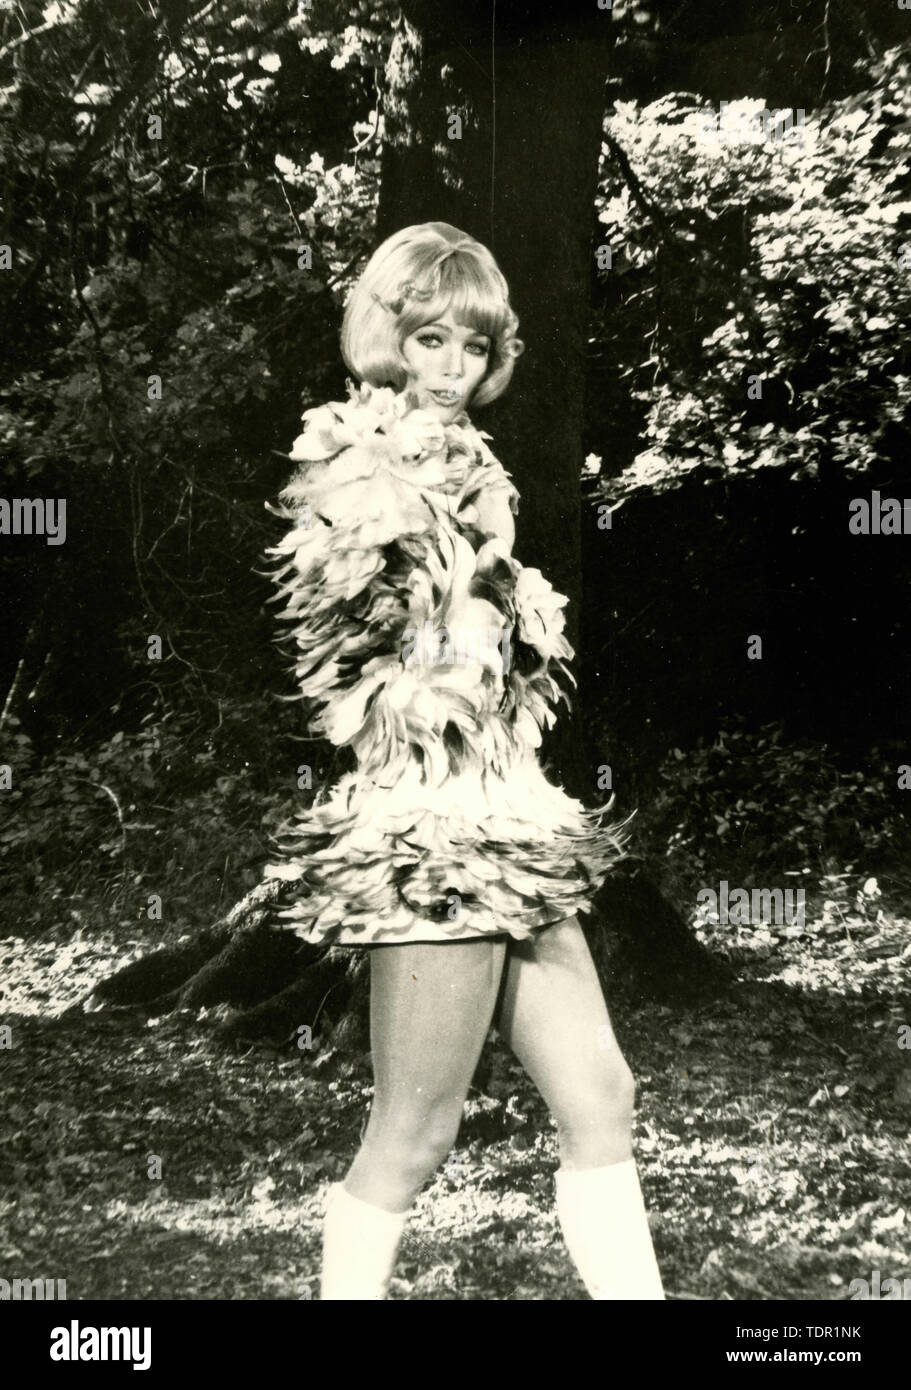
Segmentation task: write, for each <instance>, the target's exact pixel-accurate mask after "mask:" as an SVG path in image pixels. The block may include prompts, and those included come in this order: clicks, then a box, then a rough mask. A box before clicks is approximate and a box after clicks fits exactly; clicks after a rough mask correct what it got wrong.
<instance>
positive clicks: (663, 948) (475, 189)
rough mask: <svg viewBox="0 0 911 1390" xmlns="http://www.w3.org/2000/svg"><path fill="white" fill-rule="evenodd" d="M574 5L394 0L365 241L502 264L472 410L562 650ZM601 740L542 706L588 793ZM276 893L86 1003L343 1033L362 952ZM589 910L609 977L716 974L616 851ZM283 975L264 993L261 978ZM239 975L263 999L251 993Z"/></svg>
mask: <svg viewBox="0 0 911 1390" xmlns="http://www.w3.org/2000/svg"><path fill="white" fill-rule="evenodd" d="M576 10H577V12H574V10H573V9H572V8H570V9H569V10H564V9H562V8H560V7H557V6H554V5H553V4H552V3H550V0H548V3H542V0H526V2H525V3H522V4H511V5H510V6H509V8H508V10H507V11H506V13H505V14H504V13H503V12H502V11H497V15H496V26H495V27H494V11H493V7H492V6H491V5H490V4H489V3H488V2H487V0H463V3H461V4H460V5H459V6H458V7H456V6H454V5H449V6H443V5H440V4H438V3H431V0H406V3H404V4H403V6H402V14H401V18H400V20H399V24H398V29H397V32H396V35H395V38H394V43H393V47H392V52H391V55H390V60H389V65H388V71H387V95H386V99H385V127H386V140H385V145H384V152H383V170H382V191H381V198H380V208H379V218H378V228H377V241H378V242H379V241H381V240H382V239H384V238H385V237H386V236H388V235H389V234H391V233H392V232H394V231H396V230H397V229H398V228H400V227H402V226H406V225H409V224H411V223H416V222H424V221H445V222H451V223H453V224H454V225H455V226H458V227H460V228H462V229H463V230H464V231H466V232H468V233H470V234H472V235H474V236H476V237H478V238H479V239H480V240H482V241H484V242H485V243H486V244H487V245H488V246H489V247H490V248H491V250H492V251H493V253H494V255H495V256H496V257H497V260H498V262H499V264H500V266H501V268H502V269H503V272H504V274H505V276H506V278H507V280H508V282H509V285H510V291H511V296H512V301H513V304H514V306H515V307H516V311H517V313H518V314H519V316H520V329H519V332H520V336H521V337H522V338H523V339H524V340H525V342H526V344H527V349H526V352H525V354H524V356H523V357H522V358H521V359H520V360H519V363H518V365H517V369H516V374H515V377H514V382H513V385H512V387H511V388H510V391H509V392H508V393H507V394H506V396H505V397H504V398H502V400H501V401H499V402H496V403H495V404H494V405H493V406H492V407H491V408H490V410H489V411H487V412H485V413H484V414H482V415H479V416H478V417H477V421H478V424H479V425H480V426H481V427H482V428H485V429H488V430H489V431H490V433H491V434H492V435H493V447H494V450H495V452H496V453H497V454H498V456H499V457H500V458H501V459H502V461H503V463H504V464H505V466H506V467H507V468H508V469H509V470H510V471H511V472H512V473H513V475H514V477H515V480H516V485H517V486H518V488H519V491H520V493H521V496H522V505H521V508H520V514H519V522H518V528H517V529H518V534H517V541H516V554H517V556H518V558H519V559H520V560H522V562H523V563H526V564H529V565H534V566H536V567H538V568H540V569H541V570H542V571H543V572H544V573H545V575H546V576H547V578H548V579H549V580H550V581H551V583H552V584H553V585H554V587H555V588H556V589H558V590H560V591H561V592H562V593H564V594H566V595H567V596H568V598H569V607H568V612H567V636H568V638H569V640H570V642H571V643H572V644H573V646H574V647H576V648H578V644H579V615H580V609H581V605H582V602H583V599H584V601H585V602H586V603H597V602H599V596H598V594H596V593H589V594H586V595H583V594H582V583H581V509H582V498H581V492H580V478H581V469H582V422H583V412H584V405H585V400H584V395H585V353H586V339H587V332H588V304H589V290H590V284H591V275H592V257H593V254H594V231H595V224H594V203H595V190H596V180H597V172H598V160H599V153H600V141H601V122H602V116H603V110H604V101H605V98H604V84H605V78H606V75H607V72H608V67H609V63H610V55H611V21H610V12H609V11H602V10H599V9H598V8H597V7H596V6H595V5H593V4H591V5H588V4H586V5H585V6H582V5H579V6H577V7H576ZM455 117H458V118H459V121H460V123H461V133H460V138H459V133H458V124H457V122H456V121H455V120H454V118H455ZM578 656H579V659H580V660H581V661H584V660H585V653H584V652H580V653H578ZM605 752H606V750H605V748H604V746H603V744H601V745H599V747H598V750H597V755H596V754H595V750H594V747H593V745H592V743H591V740H590V738H589V734H588V730H587V728H586V726H585V723H584V711H582V710H581V709H580V708H579V706H578V702H575V703H574V708H573V711H572V713H571V714H570V713H568V712H567V711H566V709H565V707H561V717H560V718H559V719H558V722H557V725H556V728H555V730H554V731H553V732H552V733H551V735H550V736H549V737H548V739H547V741H546V743H545V747H544V750H543V754H544V757H545V761H546V763H547V765H548V767H549V769H550V771H551V773H552V774H553V775H555V776H557V777H558V779H559V780H560V781H561V782H562V783H563V785H564V786H565V787H566V789H567V790H568V791H570V792H571V793H572V794H574V795H577V796H580V797H581V798H582V799H584V800H586V801H587V802H590V801H591V800H592V798H593V797H594V796H596V795H598V793H597V788H596V769H597V766H598V764H599V763H600V762H603V761H604V760H605ZM600 799H603V793H601V794H600ZM277 891H278V890H277V888H273V889H268V890H264V889H257V890H255V891H254V893H253V894H251V895H249V896H248V898H247V899H245V900H244V901H243V902H242V903H241V904H239V905H238V906H237V907H236V908H235V909H234V910H233V911H232V913H231V914H229V916H228V918H226V919H225V921H224V922H223V923H221V924H220V925H219V927H218V928H216V929H215V930H214V931H213V933H212V934H211V939H210V940H209V941H208V942H206V943H193V945H192V947H191V948H189V949H188V951H187V952H186V953H185V954H184V955H183V956H182V957H180V958H179V959H177V958H176V957H175V955H174V953H167V952H160V953H158V959H156V956H152V957H151V958H149V959H148V961H140V962H137V963H136V965H134V966H130V967H128V968H127V970H126V971H124V972H121V973H120V974H119V975H116V976H114V977H113V978H112V979H111V980H109V981H107V982H106V983H105V985H104V986H103V987H102V988H100V989H97V990H96V991H95V993H94V995H93V998H92V1001H91V1003H92V1005H93V1006H94V1005H98V1004H104V1003H114V1002H121V1003H122V1002H127V1001H130V1000H132V1001H139V1000H141V999H145V1000H147V1001H148V1000H149V999H153V1002H154V1003H155V1006H156V1007H158V1008H161V1007H162V1005H163V1004H164V1005H167V1006H170V1007H173V1006H183V1007H189V1006H195V1005H197V1004H202V1003H207V1004H208V1003H213V1002H215V1001H217V1000H223V1001H229V1002H234V1003H237V1004H240V1005H244V1006H246V1008H247V1011H246V1012H245V1013H241V1014H240V1015H238V1016H235V1017H234V1018H233V1019H232V1020H231V1023H230V1027H231V1028H232V1030H233V1031H234V1032H235V1033H243V1034H245V1035H249V1034H251V1033H257V1032H262V1031H266V1032H272V1033H276V1032H285V1033H287V1032H288V1031H289V1029H291V1028H293V1026H294V1024H295V1023H300V1022H310V1021H311V1016H310V1014H309V1013H308V1010H310V1011H312V1010H313V1009H314V1008H315V1007H316V1003H317V999H318V998H322V997H324V996H325V994H326V991H327V989H328V990H329V991H330V992H331V994H332V1007H331V1008H327V1013H328V1015H329V1017H331V1018H334V1019H335V1020H336V1022H337V1025H343V1026H344V1027H346V1028H348V1029H351V1030H353V1031H354V1033H355V1034H356V1035H358V1036H362V1033H363V1027H364V1014H363V995H364V991H363V990H362V989H360V988H359V987H358V981H359V978H360V977H362V975H363V962H362V961H361V962H360V963H359V964H358V965H355V966H353V965H352V961H351V956H352V954H353V955H354V956H356V957H360V955H361V953H349V952H346V951H342V950H338V949H337V948H335V949H329V950H323V951H316V952H314V950H313V948H308V947H304V946H301V945H300V944H299V945H298V948H297V949H295V948H294V947H291V948H289V946H288V941H287V937H286V935H285V934H284V933H280V932H275V931H271V930H270V929H269V926H268V917H267V913H268V901H267V899H268V896H269V894H270V893H274V892H277ZM599 914H600V915H602V916H603V918H604V920H605V921H606V923H607V925H608V926H609V927H610V928H611V929H612V931H611V936H610V940H611V942H612V943H613V945H612V949H610V950H609V949H608V944H607V941H608V939H607V938H606V937H605V935H604V933H603V932H598V933H596V934H594V936H593V944H594V946H595V954H596V958H597V959H598V963H599V966H600V968H601V969H602V972H603V973H605V974H609V975H612V976H614V977H615V978H616V979H617V980H618V981H619V980H622V981H624V982H625V983H626V984H627V985H630V984H633V985H634V986H635V987H637V988H640V989H642V990H644V991H647V992H649V993H650V994H652V995H662V994H670V993H677V994H678V995H679V994H681V993H686V992H688V991H689V992H699V991H702V990H704V989H706V988H708V987H711V986H714V985H717V983H718V982H719V980H720V979H721V978H722V976H723V972H722V971H721V970H720V968H719V967H718V965H717V964H716V962H715V961H714V959H713V958H712V957H711V956H709V955H708V953H706V952H704V951H703V950H702V948H701V947H700V946H699V945H698V943H697V942H696V941H695V939H694V937H693V936H692V934H691V933H690V932H689V931H688V929H687V926H686V923H685V921H684V920H683V918H682V917H681V915H680V914H679V913H678V912H677V911H676V910H675V909H674V908H673V906H672V905H671V904H670V903H669V902H668V901H667V900H666V899H665V898H663V897H662V895H661V893H660V892H659V891H658V889H657V887H656V886H655V884H654V882H653V881H652V879H651V877H650V876H649V874H648V871H647V870H646V869H645V868H644V866H643V865H642V863H641V862H640V861H638V860H637V859H636V858H635V857H634V856H633V857H631V858H630V860H629V861H628V862H627V863H626V864H625V865H623V866H621V868H620V869H618V870H617V871H615V873H613V874H612V875H611V876H610V877H609V879H608V882H607V884H606V885H605V888H604V889H603V891H602V893H601V894H600V895H599V898H598V900H597V902H596V905H595V916H596V918H597V916H598V915H599ZM197 946H198V947H199V949H197ZM201 961H202V962H204V963H202V965H201V968H200V963H201ZM253 961H255V962H256V963H257V974H256V978H255V979H254V978H252V977H251V976H250V975H249V974H248V972H249V970H250V964H251V962H253ZM268 962H271V963H272V964H269V963H268ZM283 980H284V981H285V982H286V986H285V989H284V990H283V991H282V992H281V993H279V994H278V995H277V996H273V995H272V993H271V989H270V987H271V988H274V986H275V983H276V982H280V981H283ZM257 991H258V992H259V997H260V999H262V1000H263V1001H264V1002H262V1003H260V1004H259V1005H258V1006H256V1007H254V1008H252V1009H251V1007H250V1006H251V1005H252V1004H253V1001H254V999H255V998H256V994H257ZM153 992H157V997H154V998H153ZM352 1004H354V1006H355V1007H354V1008H353V1010H352ZM346 1010H347V1011H350V1016H349V1017H347V1018H346Z"/></svg>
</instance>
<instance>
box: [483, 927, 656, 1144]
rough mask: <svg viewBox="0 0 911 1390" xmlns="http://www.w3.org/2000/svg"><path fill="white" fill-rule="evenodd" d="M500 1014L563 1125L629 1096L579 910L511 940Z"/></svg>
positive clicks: (503, 1028) (506, 1036)
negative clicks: (519, 939) (527, 937)
mask: <svg viewBox="0 0 911 1390" xmlns="http://www.w3.org/2000/svg"><path fill="white" fill-rule="evenodd" d="M495 1021H496V1025H497V1030H498V1032H499V1033H500V1035H501V1037H502V1038H503V1040H504V1042H505V1043H506V1044H507V1045H508V1046H509V1047H510V1048H511V1049H512V1051H513V1052H514V1053H515V1055H516V1056H517V1057H518V1059H519V1061H520V1062H521V1063H522V1065H523V1067H525V1069H526V1071H527V1072H528V1074H529V1076H530V1077H531V1079H532V1080H533V1082H534V1083H535V1085H536V1086H537V1088H538V1090H539V1091H540V1092H541V1095H542V1096H543V1097H544V1100H545V1101H546V1102H547V1105H548V1106H549V1108H550V1110H551V1113H552V1114H553V1116H554V1118H555V1119H556V1121H557V1124H558V1125H559V1126H560V1127H561V1128H565V1129H567V1130H569V1129H578V1128H579V1126H580V1123H581V1122H582V1119H584V1117H590V1119H591V1123H592V1124H593V1125H596V1124H598V1123H599V1122H601V1121H602V1119H603V1116H604V1114H605V1113H606V1112H607V1111H610V1110H612V1109H616V1108H617V1105H618V1101H622V1102H623V1103H628V1102H629V1099H630V1093H631V1091H632V1089H633V1084H634V1083H633V1080H632V1076H631V1075H630V1071H629V1067H628V1066H627V1064H626V1060H625V1058H624V1057H623V1054H622V1053H621V1051H620V1049H619V1047H618V1044H617V1039H616V1036H615V1034H614V1030H613V1027H612V1025H611V1020H610V1015H609V1013H608V1009H607V1004H606V1002H605V999H604V992H603V990H602V988H601V982H600V980H599V978H598V973H597V971H596V969H595V963H594V961H593V960H592V956H591V952H590V951H589V949H588V943H587V942H586V940H585V936H584V935H583V932H582V928H581V926H580V924H579V919H578V918H577V917H568V918H566V919H565V920H564V921H562V922H558V923H556V924H555V925H554V926H552V927H546V928H544V929H543V930H542V931H540V932H537V933H536V934H535V936H534V937H533V938H532V939H531V940H530V941H522V942H516V941H513V942H510V944H509V951H508V954H507V959H506V965H505V968H504V978H503V988H502V998H501V1001H500V1004H499V1008H498V1012H497V1017H496V1020H495ZM580 1117H582V1118H580Z"/></svg>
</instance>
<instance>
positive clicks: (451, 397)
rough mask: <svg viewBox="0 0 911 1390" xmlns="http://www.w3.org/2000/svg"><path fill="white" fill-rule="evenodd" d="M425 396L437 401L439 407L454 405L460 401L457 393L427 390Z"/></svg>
mask: <svg viewBox="0 0 911 1390" xmlns="http://www.w3.org/2000/svg"><path fill="white" fill-rule="evenodd" d="M427 394H428V395H429V396H432V397H433V399H434V400H435V401H439V403H440V405H456V404H457V402H458V401H459V400H460V399H461V397H460V395H459V392H458V391H429V390H428V392H427Z"/></svg>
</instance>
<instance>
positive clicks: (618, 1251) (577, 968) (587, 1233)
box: [498, 917, 664, 1299]
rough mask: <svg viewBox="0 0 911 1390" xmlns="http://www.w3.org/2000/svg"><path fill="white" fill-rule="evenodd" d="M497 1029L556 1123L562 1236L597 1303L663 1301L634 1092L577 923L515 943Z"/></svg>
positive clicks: (561, 924)
mask: <svg viewBox="0 0 911 1390" xmlns="http://www.w3.org/2000/svg"><path fill="white" fill-rule="evenodd" d="M498 1027H499V1030H500V1033H501V1034H502V1036H503V1038H504V1039H505V1041H506V1042H507V1043H508V1044H509V1046H510V1047H511V1048H512V1049H513V1051H514V1052H515V1054H516V1056H517V1057H518V1058H519V1060H520V1061H521V1062H522V1064H523V1066H524V1067H525V1068H526V1070H527V1071H528V1073H529V1075H530V1076H531V1077H532V1080H533V1081H534V1082H535V1084H536V1085H537V1087H538V1089H539V1090H540V1092H541V1094H542V1096H543V1097H544V1099H545V1100H546V1101H547V1104H548V1105H549V1107H550V1110H551V1113H552V1115H553V1116H554V1119H555V1120H556V1122H557V1128H558V1131H559V1136H560V1157H561V1160H562V1162H561V1166H560V1167H559V1168H558V1169H557V1174H556V1202H557V1215H558V1218H559V1221H560V1228H561V1230H562V1232H563V1236H564V1239H565V1241H566V1245H567V1248H568V1249H569V1252H570V1254H571V1255H572V1257H573V1260H574V1262H575V1265H576V1268H577V1269H578V1271H579V1274H580V1275H581V1277H582V1280H583V1282H584V1284H585V1286H586V1288H587V1289H588V1292H589V1294H590V1295H591V1297H592V1298H594V1299H626V1298H630V1299H663V1298H664V1291H663V1289H662V1286H661V1275H660V1272H659V1270H658V1266H657V1263H656V1261H655V1253H654V1250H653V1248H652V1240H651V1234H650V1232H649V1225H648V1217H647V1215H646V1211H645V1205H644V1202H643V1200H642V1190H641V1188H640V1185H639V1177H638V1173H637V1170H636V1164H635V1160H634V1159H633V1157H632V1147H631V1128H632V1114H633V1102H634V1098H635V1083H634V1081H633V1077H632V1074H631V1072H630V1069H629V1067H628V1066H627V1064H626V1061H625V1060H624V1058H623V1055H622V1054H621V1052H620V1049H619V1048H618V1046H617V1040H616V1038H615V1036H614V1031H613V1028H612V1027H611V1024H610V1019H609V1017H608V1012H607V1005H606V1004H605V1002H604V995H603V993H602V990H601V984H600V981H599V980H598V975H597V972H596V970H595V966H594V962H593V961H592V958H591V953H590V951H589V949H588V945H587V943H586V941H585V937H584V936H583V934H582V928H581V927H580V925H579V922H578V920H577V919H576V918H575V917H569V918H566V919H565V920H564V921H563V922H559V923H557V924H556V925H555V926H553V927H547V928H545V929H544V930H543V931H542V932H539V933H538V934H537V935H536V936H535V938H534V940H533V941H531V942H527V943H526V942H511V943H510V947H509V954H508V957H507V964H506V973H505V979H504V992H503V1001H502V1006H501V1008H500V1011H499V1018H498Z"/></svg>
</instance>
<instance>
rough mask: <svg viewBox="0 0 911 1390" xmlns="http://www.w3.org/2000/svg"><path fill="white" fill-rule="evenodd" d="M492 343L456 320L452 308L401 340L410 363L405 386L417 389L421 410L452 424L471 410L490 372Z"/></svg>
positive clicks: (406, 359) (407, 360)
mask: <svg viewBox="0 0 911 1390" xmlns="http://www.w3.org/2000/svg"><path fill="white" fill-rule="evenodd" d="M490 351H491V342H490V339H489V338H488V337H487V335H486V334H484V333H478V332H476V331H475V329H473V328H466V327H465V325H464V324H461V323H456V321H455V319H454V318H453V317H452V312H451V310H449V309H447V310H446V313H445V314H443V315H442V316H441V317H440V318H438V319H435V320H434V322H433V323H425V324H424V326H423V327H422V328H418V329H417V330H416V331H415V332H414V333H411V334H409V336H408V337H407V338H405V340H404V341H403V343H402V356H403V357H404V359H405V361H406V363H407V365H408V382H407V386H406V389H407V390H411V391H415V392H416V393H417V396H418V399H419V401H420V404H421V407H422V409H424V410H426V411H428V412H429V413H430V414H431V415H433V416H434V417H435V418H436V419H437V420H439V421H440V422H441V424H444V425H446V424H449V423H450V421H452V420H454V419H455V417H456V416H457V415H458V414H459V412H460V411H462V410H467V409H468V404H469V402H470V400H471V397H472V395H473V394H474V392H475V391H476V389H477V387H478V385H479V384H480V382H481V380H482V378H483V377H484V376H485V374H486V372H487V367H488V364H489V362H490Z"/></svg>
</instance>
